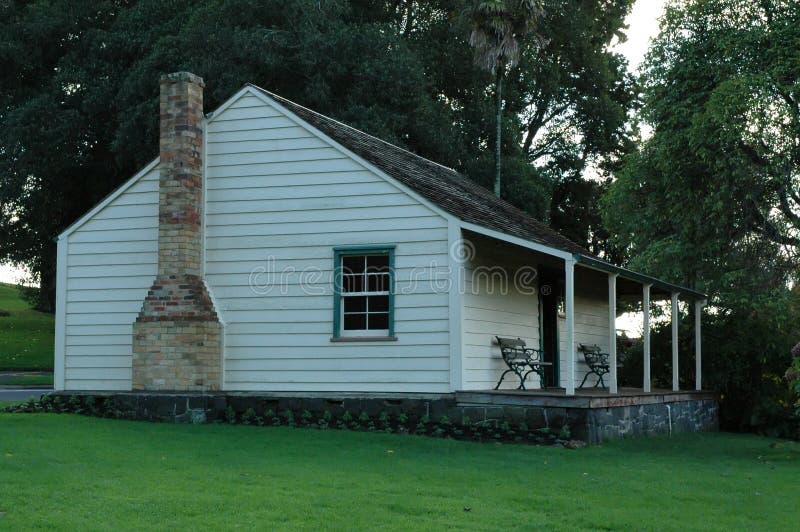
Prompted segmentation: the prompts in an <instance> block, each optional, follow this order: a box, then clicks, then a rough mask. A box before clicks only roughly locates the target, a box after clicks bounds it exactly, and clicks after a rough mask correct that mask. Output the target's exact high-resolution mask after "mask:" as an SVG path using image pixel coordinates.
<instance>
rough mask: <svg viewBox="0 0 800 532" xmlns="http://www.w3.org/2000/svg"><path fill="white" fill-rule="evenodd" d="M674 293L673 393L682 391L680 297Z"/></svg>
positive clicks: (677, 293)
mask: <svg viewBox="0 0 800 532" xmlns="http://www.w3.org/2000/svg"><path fill="white" fill-rule="evenodd" d="M679 294H680V292H672V391H674V392H677V391H678V390H679V389H680V383H679V381H678V319H679V318H678V295H679Z"/></svg>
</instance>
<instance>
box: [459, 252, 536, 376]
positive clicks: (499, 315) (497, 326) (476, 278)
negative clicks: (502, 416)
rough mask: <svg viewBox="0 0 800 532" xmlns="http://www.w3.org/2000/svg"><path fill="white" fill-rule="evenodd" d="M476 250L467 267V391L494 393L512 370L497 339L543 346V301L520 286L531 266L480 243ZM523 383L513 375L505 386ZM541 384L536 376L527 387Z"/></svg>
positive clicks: (464, 321) (464, 314) (464, 326)
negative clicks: (521, 273)
mask: <svg viewBox="0 0 800 532" xmlns="http://www.w3.org/2000/svg"><path fill="white" fill-rule="evenodd" d="M475 252H476V253H475V256H474V257H471V258H470V259H469V260H468V261H467V263H466V265H465V272H464V294H463V295H462V313H461V323H462V325H461V328H462V335H463V351H464V352H463V359H464V389H465V390H488V389H492V388H494V387H495V385H496V384H497V381H498V380H499V379H500V376H501V375H502V373H503V372H504V371H505V370H506V369H508V367H507V366H506V365H505V363H504V362H503V359H502V357H501V355H500V348H499V347H498V346H497V341H496V340H495V336H505V337H512V338H522V339H523V340H525V342H526V343H527V344H528V346H530V347H533V348H538V347H539V310H538V308H539V303H538V296H537V295H536V293H535V291H532V290H528V289H526V288H525V287H524V286H522V287H520V286H515V283H514V274H515V272H516V271H517V270H518V268H520V267H521V266H525V263H524V262H522V261H520V260H519V258H518V257H514V256H513V255H510V254H508V253H507V252H503V251H501V250H498V249H497V248H496V247H493V246H482V245H481V243H480V242H478V243H477V244H476V246H475ZM498 267H499V269H498ZM518 385H519V380H518V379H517V378H516V376H515V375H513V374H508V375H506V378H505V380H503V383H502V385H501V388H502V389H513V388H516V387H517V386H518ZM538 385H539V381H538V379H537V378H536V376H535V375H533V376H531V377H529V378H528V380H527V381H526V387H529V388H535V387H536V386H538Z"/></svg>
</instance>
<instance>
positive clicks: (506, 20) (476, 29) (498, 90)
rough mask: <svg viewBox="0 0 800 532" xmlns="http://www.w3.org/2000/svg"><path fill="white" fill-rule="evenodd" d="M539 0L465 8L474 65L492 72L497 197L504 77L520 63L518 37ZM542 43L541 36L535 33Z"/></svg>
mask: <svg viewBox="0 0 800 532" xmlns="http://www.w3.org/2000/svg"><path fill="white" fill-rule="evenodd" d="M543 12H544V10H543V8H542V0H480V1H476V2H475V3H474V5H473V6H472V7H471V8H470V9H469V10H468V16H469V19H470V22H471V25H472V32H471V33H470V37H469V43H470V45H472V47H473V48H475V64H477V65H478V66H480V67H482V68H485V69H486V70H488V71H489V72H491V73H492V74H493V75H494V83H495V115H496V118H497V123H496V127H497V131H496V134H497V136H496V138H495V141H496V142H495V147H494V150H495V155H494V162H495V171H496V174H495V179H494V193H495V195H496V196H498V197H499V196H500V144H501V140H502V116H503V78H504V77H505V75H506V70H507V69H509V68H513V67H514V66H516V65H517V63H519V58H520V44H519V39H520V37H522V36H524V35H526V34H528V33H531V32H533V31H534V30H535V29H536V25H537V23H538V22H539V18H540V17H541V16H542V14H543ZM537 41H538V42H539V43H540V44H541V41H542V39H541V38H540V37H538V36H537Z"/></svg>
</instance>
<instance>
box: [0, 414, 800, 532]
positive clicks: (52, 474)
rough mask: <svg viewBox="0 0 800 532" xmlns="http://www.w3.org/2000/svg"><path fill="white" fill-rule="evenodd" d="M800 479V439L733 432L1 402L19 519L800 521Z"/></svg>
mask: <svg viewBox="0 0 800 532" xmlns="http://www.w3.org/2000/svg"><path fill="white" fill-rule="evenodd" d="M770 444H772V446H771V445H770ZM799 477H800V445H798V444H795V443H789V442H779V443H775V441H774V440H768V439H765V438H760V437H754V436H743V435H731V434H700V435H686V436H680V437H675V438H672V439H668V438H651V439H637V440H628V441H621V442H615V443H613V444H607V445H604V446H600V447H593V448H588V449H583V450H578V451H569V450H563V449H557V448H549V447H527V446H519V445H487V444H476V443H470V442H458V441H449V440H438V439H433V438H423V437H414V436H396V435H388V434H370V433H351V432H343V431H314V430H302V429H289V428H261V427H247V426H229V425H203V426H187V425H169V424H148V423H140V422H128V421H113V420H105V419H96V418H87V417H79V416H75V415H57V414H3V415H0V478H2V479H3V481H2V482H0V528H1V529H9V530H22V529H26V530H27V529H34V528H58V529H65V530H81V529H106V530H112V529H114V530H116V529H126V530H148V529H159V530H171V529H177V530H188V529H216V530H228V529H231V528H243V529H262V530H263V529H283V530H295V529H301V530H303V529H305V530H317V529H367V528H369V529H380V528H388V529H395V530H408V529H413V530H420V529H422V530H440V529H444V528H456V529H459V528H469V529H482V530H488V529H496V530H509V529H523V530H531V529H537V528H544V527H547V528H554V529H564V530H566V529H570V530H571V529H590V528H613V529H636V530H641V529H658V530H667V529H672V530H678V529H680V530H686V529H704V530H707V529H718V530H730V529H763V530H781V529H784V530H790V529H794V528H795V526H796V524H797V521H796V506H797V479H798V478H799ZM792 501H794V502H792ZM465 507H468V508H470V511H465Z"/></svg>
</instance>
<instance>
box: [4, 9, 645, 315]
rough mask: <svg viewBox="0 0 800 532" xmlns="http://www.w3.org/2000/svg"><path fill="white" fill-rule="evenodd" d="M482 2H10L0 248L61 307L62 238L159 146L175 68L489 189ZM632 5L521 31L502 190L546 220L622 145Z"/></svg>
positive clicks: (584, 236)
mask: <svg viewBox="0 0 800 532" xmlns="http://www.w3.org/2000/svg"><path fill="white" fill-rule="evenodd" d="M471 3H472V2H471V1H468V0H458V1H455V2H454V1H445V0H431V1H426V2H420V1H417V0H391V1H390V0H385V1H377V0H350V1H347V0H322V1H311V0H281V1H277V0H204V1H200V2H198V1H189V0H173V1H170V2H162V1H160V0H138V1H136V0H98V1H95V2H72V1H69V0H28V1H23V0H10V1H6V2H2V3H0V20H3V21H4V22H3V24H2V25H0V72H2V74H0V101H2V104H0V105H2V107H0V210H1V211H2V218H0V261H11V262H16V263H21V264H26V265H29V266H31V267H32V269H33V270H34V271H35V272H36V274H37V275H38V276H39V277H40V281H41V283H42V294H43V295H44V296H45V297H44V298H43V305H42V306H43V307H47V306H48V305H51V304H52V295H53V293H54V291H53V285H54V272H55V246H54V243H53V238H54V237H55V236H56V235H57V234H58V233H59V232H60V231H62V230H63V229H65V228H66V227H67V226H68V225H69V224H70V223H72V222H73V221H74V220H76V219H77V218H78V217H79V216H80V215H81V214H83V213H84V212H86V211H87V210H88V209H89V208H90V207H91V206H92V205H93V204H95V203H96V202H97V201H98V200H99V199H100V198H102V197H103V196H104V195H106V194H107V193H108V192H110V191H111V190H113V189H114V188H115V187H116V186H118V185H119V184H121V183H122V182H124V181H125V180H126V179H127V178H129V177H130V176H131V175H132V174H133V173H134V172H135V171H136V170H137V169H138V168H139V167H141V166H142V165H143V164H145V163H147V162H148V161H150V160H151V159H152V158H153V157H154V156H155V155H156V153H157V138H158V135H157V129H158V111H157V109H158V101H157V93H158V86H157V85H158V84H157V80H158V77H159V75H160V74H162V73H164V72H172V71H176V70H190V71H192V72H195V73H197V74H198V75H200V76H202V77H203V78H205V80H206V82H207V87H206V108H207V109H206V110H207V111H208V110H212V109H214V108H215V107H216V106H218V105H219V104H220V103H222V102H223V101H224V99H226V98H228V97H229V96H230V95H231V94H233V93H234V92H235V91H236V90H238V89H239V88H240V87H241V86H242V85H243V84H244V83H246V82H253V83H256V84H258V85H261V86H263V87H265V88H268V89H270V90H272V91H275V92H277V93H279V94H281V95H284V96H286V97H289V98H290V99H293V100H295V101H298V102H299V103H302V104H303V105H306V106H308V107H310V108H313V109H315V110H319V111H320V112H323V113H326V114H329V115H331V116H334V117H335V118H337V119H340V120H342V121H344V122H347V123H350V124H352V125H353V126H355V127H358V128H361V129H364V130H366V131H368V132H370V133H372V134H374V135H376V136H379V137H381V138H384V139H386V140H388V141H390V142H393V143H396V144H399V145H401V146H404V147H407V148H408V149H410V150H412V151H415V152H417V153H420V154H421V155H423V156H426V157H428V158H431V159H433V160H436V161H438V162H441V163H443V164H446V165H449V166H452V167H454V168H456V169H458V170H460V171H462V172H464V173H466V174H467V175H468V176H470V177H471V178H473V179H475V180H477V181H479V182H481V183H483V184H485V185H487V186H488V185H490V183H491V181H492V175H493V172H492V168H493V157H492V154H491V149H492V146H493V145H492V143H493V142H494V141H493V138H494V135H493V132H494V127H493V125H494V120H493V117H494V113H493V107H494V106H493V103H492V92H491V86H492V82H493V77H492V75H491V74H490V73H488V72H485V71H483V70H481V69H480V68H478V67H477V66H475V65H474V64H473V61H472V54H473V51H472V49H471V48H470V46H469V43H468V40H469V33H470V27H469V25H468V24H467V22H466V21H464V20H463V17H460V16H459V14H460V13H463V12H464V11H465V10H466V8H467V7H468V6H469V5H470V4H471ZM630 4H631V0H603V1H589V0H549V1H548V2H545V3H544V4H543V15H542V20H541V29H542V34H543V35H544V37H545V38H546V40H547V44H546V46H536V45H534V42H533V41H532V40H531V39H533V38H534V36H531V37H530V39H528V38H522V39H521V40H520V61H519V65H518V66H517V67H515V68H514V69H512V70H510V71H509V74H508V78H507V81H506V84H505V91H504V94H505V96H504V99H505V112H504V119H503V124H502V127H503V130H504V135H503V146H502V151H503V153H504V160H505V161H506V162H505V168H506V170H505V175H506V178H505V182H506V189H505V195H506V197H508V198H509V199H511V200H512V201H514V202H515V203H516V204H517V205H519V206H520V207H522V208H524V209H526V210H527V211H528V212H530V213H532V214H534V215H535V216H538V217H539V218H541V219H544V220H547V219H548V218H549V216H550V212H551V210H552V212H553V213H563V210H562V209H561V206H560V205H552V206H551V198H552V197H553V194H552V192H553V190H554V189H556V188H558V187H566V188H568V189H570V190H571V188H570V187H572V184H573V183H575V184H576V187H577V188H576V190H578V191H579V192H578V193H576V194H562V196H563V197H573V196H575V195H578V196H580V197H581V198H582V199H581V200H580V201H582V202H584V203H586V204H592V203H594V202H595V201H596V196H595V197H587V196H586V193H585V192H584V189H585V188H586V187H583V181H582V174H583V170H584V169H585V168H586V167H587V165H589V164H593V165H595V166H600V167H604V166H603V164H600V163H603V162H606V163H609V164H610V163H613V162H614V161H615V160H617V159H618V158H619V156H620V155H621V154H622V153H623V152H624V150H625V149H626V143H627V135H626V131H625V120H626V116H627V112H628V110H629V109H630V106H631V104H632V91H631V80H630V79H628V77H627V76H626V74H625V72H626V70H625V64H624V61H623V60H622V59H621V58H620V57H619V56H617V55H614V54H612V53H609V52H608V50H607V48H608V44H609V43H610V42H611V40H612V38H613V37H614V36H615V35H619V34H620V31H621V30H622V28H623V26H622V24H623V22H622V21H623V19H624V16H625V14H626V13H627V12H628V10H629V8H630ZM537 38H538V37H537ZM581 187H583V188H581ZM590 188H591V187H590ZM588 194H594V192H592V191H590V192H589V193H588ZM562 196H557V197H562ZM562 219H563V218H559V217H558V216H555V215H554V216H553V221H554V222H556V225H558V221H559V220H562ZM595 222H596V220H594V221H589V220H588V219H587V220H584V221H571V222H570V225H569V226H568V227H567V229H568V232H569V236H571V237H572V238H574V239H576V240H578V241H581V242H588V241H589V236H590V234H593V232H595V231H597V228H596V227H595V226H594V224H595Z"/></svg>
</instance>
